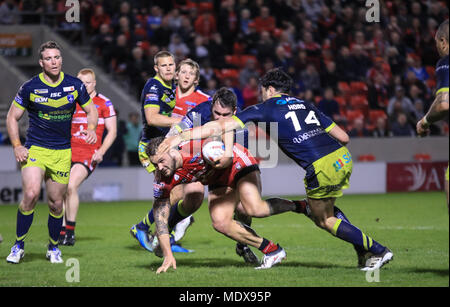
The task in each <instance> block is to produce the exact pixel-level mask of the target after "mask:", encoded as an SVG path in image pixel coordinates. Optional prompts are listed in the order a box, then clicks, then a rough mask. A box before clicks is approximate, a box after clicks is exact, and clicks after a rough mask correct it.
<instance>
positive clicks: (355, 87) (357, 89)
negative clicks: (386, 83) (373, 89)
mask: <svg viewBox="0 0 450 307" xmlns="http://www.w3.org/2000/svg"><path fill="white" fill-rule="evenodd" d="M350 91H351V93H352V95H367V92H368V91H369V88H368V87H367V84H366V83H364V82H361V81H353V82H350Z"/></svg>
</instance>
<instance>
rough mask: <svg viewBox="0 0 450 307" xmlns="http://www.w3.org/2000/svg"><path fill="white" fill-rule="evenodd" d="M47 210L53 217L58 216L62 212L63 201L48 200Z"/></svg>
mask: <svg viewBox="0 0 450 307" xmlns="http://www.w3.org/2000/svg"><path fill="white" fill-rule="evenodd" d="M48 208H49V210H50V212H51V213H52V214H53V215H60V214H61V213H62V211H63V200H62V199H58V200H52V199H49V200H48Z"/></svg>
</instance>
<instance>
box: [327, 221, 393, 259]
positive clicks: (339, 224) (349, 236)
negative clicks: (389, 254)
mask: <svg viewBox="0 0 450 307" xmlns="http://www.w3.org/2000/svg"><path fill="white" fill-rule="evenodd" d="M332 234H333V235H335V236H336V237H338V238H339V239H342V240H344V241H346V242H349V243H352V244H354V245H358V246H359V247H362V248H364V250H366V251H369V252H371V253H373V254H376V255H378V254H381V253H383V252H384V250H385V247H384V246H383V245H381V244H379V243H378V242H377V241H375V240H373V239H372V238H371V237H369V236H367V235H366V234H364V233H363V232H362V231H361V230H359V229H358V228H356V227H355V226H353V225H352V224H349V223H347V222H345V221H343V220H342V219H338V220H337V221H336V224H335V225H334V226H333V230H332Z"/></svg>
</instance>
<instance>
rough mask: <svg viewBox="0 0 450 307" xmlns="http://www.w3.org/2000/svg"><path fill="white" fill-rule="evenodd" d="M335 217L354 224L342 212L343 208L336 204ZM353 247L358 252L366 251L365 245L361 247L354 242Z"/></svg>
mask: <svg viewBox="0 0 450 307" xmlns="http://www.w3.org/2000/svg"><path fill="white" fill-rule="evenodd" d="M334 217H336V218H338V219H341V220H343V221H344V222H346V223H348V224H352V223H350V220H349V219H348V218H347V217H346V216H345V214H344V212H342V210H341V209H339V208H338V207H336V206H334ZM353 247H354V248H355V250H356V252H357V253H361V252H363V251H364V247H361V246H359V245H357V244H353Z"/></svg>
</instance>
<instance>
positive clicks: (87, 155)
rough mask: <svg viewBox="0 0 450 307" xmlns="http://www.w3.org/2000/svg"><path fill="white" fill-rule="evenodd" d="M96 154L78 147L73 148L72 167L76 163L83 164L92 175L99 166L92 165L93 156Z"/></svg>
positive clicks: (93, 151)
mask: <svg viewBox="0 0 450 307" xmlns="http://www.w3.org/2000/svg"><path fill="white" fill-rule="evenodd" d="M94 153H95V150H81V149H78V148H76V147H72V165H74V164H76V163H80V164H83V165H84V166H85V167H86V169H87V170H88V173H89V175H90V174H91V173H92V172H93V171H94V169H95V167H96V166H97V164H95V163H92V156H93V155H94Z"/></svg>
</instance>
